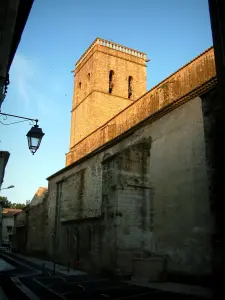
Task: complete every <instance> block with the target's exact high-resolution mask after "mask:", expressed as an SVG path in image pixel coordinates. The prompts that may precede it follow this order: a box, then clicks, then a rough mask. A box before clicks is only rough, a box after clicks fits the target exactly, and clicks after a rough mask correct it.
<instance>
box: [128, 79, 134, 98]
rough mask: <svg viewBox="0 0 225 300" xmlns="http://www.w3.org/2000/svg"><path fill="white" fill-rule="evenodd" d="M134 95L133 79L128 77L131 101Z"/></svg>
mask: <svg viewBox="0 0 225 300" xmlns="http://www.w3.org/2000/svg"><path fill="white" fill-rule="evenodd" d="M132 93H133V77H132V76H129V77H128V98H129V99H130V98H131V96H132Z"/></svg>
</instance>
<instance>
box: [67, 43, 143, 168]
mask: <svg viewBox="0 0 225 300" xmlns="http://www.w3.org/2000/svg"><path fill="white" fill-rule="evenodd" d="M145 93H146V54H145V53H142V52H139V51H136V50H133V49H130V48H127V47H124V46H121V45H119V44H116V43H114V42H111V41H106V40H103V39H100V38H97V39H95V41H94V42H93V43H92V44H91V46H90V47H89V48H88V49H87V50H86V51H85V52H84V54H83V55H82V56H81V57H80V59H79V60H78V61H77V63H76V68H75V70H74V93H73V104H72V116H71V132H70V152H73V149H74V148H75V147H76V145H77V144H78V143H79V142H80V141H81V140H83V139H84V138H86V137H87V136H88V135H89V134H90V133H92V132H93V131H95V130H96V129H98V128H99V127H101V126H103V125H104V124H105V123H106V122H107V121H109V120H110V119H111V118H112V117H114V116H115V115H116V114H117V113H119V112H120V111H121V110H123V109H124V108H126V107H127V106H128V105H129V104H131V103H132V102H133V101H134V100H136V99H138V98H139V97H141V96H142V95H143V94H145ZM68 154H69V153H68ZM70 163H72V162H70Z"/></svg>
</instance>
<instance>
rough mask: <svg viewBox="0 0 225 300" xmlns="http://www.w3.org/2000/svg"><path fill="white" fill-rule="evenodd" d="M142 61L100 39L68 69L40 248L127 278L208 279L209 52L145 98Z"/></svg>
mask: <svg viewBox="0 0 225 300" xmlns="http://www.w3.org/2000/svg"><path fill="white" fill-rule="evenodd" d="M146 62H147V59H146V55H145V54H144V53H142V52H139V51H136V50H133V49H129V48H127V47H124V46H121V45H118V44H115V43H113V42H110V41H105V40H102V39H99V38H98V39H96V40H95V41H94V43H93V44H92V45H91V46H90V47H89V48H88V50H87V51H86V52H85V53H84V55H83V56H82V57H81V58H80V59H79V61H78V62H77V64H76V69H75V71H74V74H75V77H74V78H75V79H74V96H73V106H72V119H71V137H70V150H69V153H67V155H66V167H65V168H63V169H62V170H59V171H58V172H57V173H55V174H53V175H51V176H50V177H49V178H48V181H49V185H48V197H47V198H46V201H45V205H46V206H45V207H46V212H47V222H46V230H45V232H46V237H45V247H46V248H45V250H46V253H47V255H48V257H50V258H52V259H53V258H54V259H56V261H57V262H58V263H64V264H69V265H71V266H72V265H74V264H77V263H78V262H79V267H80V268H81V269H83V270H87V271H98V272H103V271H105V272H109V273H117V274H118V273H119V274H126V275H132V272H133V262H134V260H135V259H136V258H143V259H148V258H149V257H163V258H166V261H167V266H166V271H167V273H168V274H169V275H170V276H176V275H178V276H179V277H181V275H184V276H191V277H193V275H195V276H199V277H204V276H208V275H209V274H210V273H211V270H210V264H211V262H210V239H211V235H212V225H211V212H210V203H209V197H208V177H207V172H208V168H209V167H208V163H207V145H208V141H209V139H210V123H209V119H210V114H209V110H208V108H209V106H210V105H212V102H213V99H215V97H216V92H215V87H216V72H215V63H214V52H213V48H210V49H208V50H206V51H205V52H204V53H202V54H201V55H199V56H198V57H196V58H195V59H194V60H193V61H191V62H189V63H187V64H186V65H185V66H183V67H182V68H181V69H179V70H178V71H176V72H175V73H174V74H172V75H171V76H169V77H168V78H166V79H165V80H164V81H162V82H161V83H160V84H158V85H157V86H155V87H154V88H152V89H151V90H150V91H148V92H146Z"/></svg>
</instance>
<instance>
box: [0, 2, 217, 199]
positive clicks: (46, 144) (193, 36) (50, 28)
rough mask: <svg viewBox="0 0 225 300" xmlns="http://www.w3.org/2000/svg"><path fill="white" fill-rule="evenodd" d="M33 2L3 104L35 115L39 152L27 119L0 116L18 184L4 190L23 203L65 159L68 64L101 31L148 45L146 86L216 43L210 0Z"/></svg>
mask: <svg viewBox="0 0 225 300" xmlns="http://www.w3.org/2000/svg"><path fill="white" fill-rule="evenodd" d="M34 2H35V3H34V5H33V8H32V11H31V14H30V16H29V19H28V22H27V24H26V27H25V30H24V33H23V36H22V39H21V43H20V45H19V48H18V51H17V54H16V56H15V58H14V61H13V64H12V67H11V72H10V86H9V89H8V94H7V97H6V99H5V102H4V103H3V106H2V112H6V113H11V114H18V115H22V116H27V117H31V118H38V119H39V124H40V127H42V129H43V131H44V132H45V136H44V138H43V141H42V144H41V146H40V149H39V150H38V151H37V152H36V154H35V155H34V156H33V155H31V153H30V152H29V150H28V147H27V139H26V133H27V132H28V130H29V129H30V127H31V126H30V125H29V123H27V122H25V123H19V124H15V125H10V126H3V125H2V124H0V128H1V131H0V132H1V133H0V141H1V142H0V146H1V150H8V151H10V153H11V157H10V159H9V162H8V165H7V168H6V174H5V180H4V184H3V186H8V185H11V184H13V185H15V188H14V189H11V190H5V191H2V192H1V195H3V196H7V197H8V198H9V200H10V201H12V202H20V203H25V201H26V200H30V199H32V197H33V195H34V194H35V192H36V190H37V188H38V187H39V186H47V181H46V178H47V177H48V176H49V175H51V174H53V173H54V172H56V171H57V170H59V169H61V168H63V167H64V166H65V153H66V152H68V150H69V133H70V110H71V104H72V91H73V76H72V73H71V70H73V69H74V64H75V62H76V61H77V60H78V58H79V57H80V56H81V55H82V53H83V52H84V51H85V50H86V48H87V47H88V46H89V45H90V44H91V43H92V42H93V40H94V39H95V38H96V37H102V38H104V39H109V40H113V41H115V42H117V43H120V44H123V45H125V46H127V47H131V48H135V49H138V50H140V51H142V52H145V53H147V54H148V57H149V58H150V59H151V62H150V63H148V68H147V76H148V79H147V87H148V89H150V88H151V87H153V86H154V85H155V84H157V83H158V82H160V81H162V80H163V79H164V78H165V77H167V76H169V75H170V74H171V73H172V72H174V71H176V70H177V69H178V68H180V67H181V66H182V65H184V64H185V63H187V62H188V61H190V60H191V59H193V58H194V57H195V56H197V55H198V54H200V53H201V52H203V51H204V50H205V49H207V48H208V47H210V46H211V45H212V36H211V27H210V19H209V12H208V1H207V0H170V1H169V0H139V1H134V0H130V1H128V0H113V1H106V0H105V1H103V0H95V1H93V0H82V1H75V0H66V1H61V0H47V1H46V0H36V1H34ZM1 121H2V119H1ZM13 121H17V120H15V119H8V120H6V121H4V122H5V123H6V122H13ZM3 186H2V187H3Z"/></svg>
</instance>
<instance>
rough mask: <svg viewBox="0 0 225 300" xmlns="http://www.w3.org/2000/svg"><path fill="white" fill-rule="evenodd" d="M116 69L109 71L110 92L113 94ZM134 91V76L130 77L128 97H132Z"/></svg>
mask: <svg viewBox="0 0 225 300" xmlns="http://www.w3.org/2000/svg"><path fill="white" fill-rule="evenodd" d="M114 74H115V73H114V71H113V70H110V71H109V94H112V91H113V87H114ZM132 93H133V77H132V76H129V77H128V98H129V99H130V98H131V96H132Z"/></svg>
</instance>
